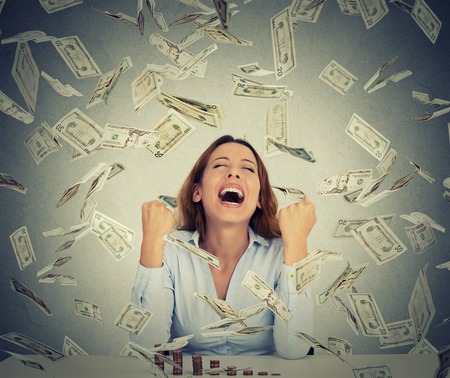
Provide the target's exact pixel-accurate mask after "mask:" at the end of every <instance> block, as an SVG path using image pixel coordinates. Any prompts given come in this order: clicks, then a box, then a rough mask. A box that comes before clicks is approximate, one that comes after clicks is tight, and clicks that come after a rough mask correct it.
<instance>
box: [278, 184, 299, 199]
mask: <svg viewBox="0 0 450 378" xmlns="http://www.w3.org/2000/svg"><path fill="white" fill-rule="evenodd" d="M272 188H273V189H277V190H279V191H280V192H281V193H283V194H284V196H285V197H288V198H293V199H295V200H297V201H299V200H302V199H303V198H305V193H303V192H302V191H301V190H300V189H297V188H282V187H280V186H272Z"/></svg>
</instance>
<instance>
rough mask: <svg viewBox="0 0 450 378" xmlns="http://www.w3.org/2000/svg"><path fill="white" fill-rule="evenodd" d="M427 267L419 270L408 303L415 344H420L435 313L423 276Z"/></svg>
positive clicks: (425, 279)
mask: <svg viewBox="0 0 450 378" xmlns="http://www.w3.org/2000/svg"><path fill="white" fill-rule="evenodd" d="M427 267H428V264H427V265H425V266H424V267H423V268H422V269H420V271H419V275H418V277H417V280H416V283H415V285H414V289H413V291H412V294H411V298H410V299H409V302H408V311H409V316H410V317H411V320H412V322H413V324H414V331H415V332H414V333H415V336H416V342H420V341H421V340H422V339H424V338H425V337H426V334H427V332H428V328H429V327H430V324H431V321H432V320H433V317H434V315H435V313H436V308H435V307H434V303H433V298H432V297H431V292H430V288H429V287H428V281H427V277H426V274H425V271H426V269H427Z"/></svg>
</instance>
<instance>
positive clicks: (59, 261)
mask: <svg viewBox="0 0 450 378" xmlns="http://www.w3.org/2000/svg"><path fill="white" fill-rule="evenodd" d="M71 259H72V256H64V257H59V258H57V259H56V260H55V261H53V262H51V263H50V264H48V265H47V266H45V267H43V268H42V269H40V270H39V271H38V272H37V276H38V277H39V276H41V275H43V274H45V273H47V272H48V271H50V270H52V269H53V268H58V267H60V266H62V265H64V264H65V263H66V262H68V261H70V260H71Z"/></svg>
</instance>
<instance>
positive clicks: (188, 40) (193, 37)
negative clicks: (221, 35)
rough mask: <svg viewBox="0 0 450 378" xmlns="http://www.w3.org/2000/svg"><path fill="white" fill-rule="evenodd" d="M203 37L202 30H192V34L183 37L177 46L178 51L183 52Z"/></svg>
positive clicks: (203, 32)
mask: <svg viewBox="0 0 450 378" xmlns="http://www.w3.org/2000/svg"><path fill="white" fill-rule="evenodd" d="M204 35H205V31H204V30H203V28H200V29H194V30H193V31H192V32H190V33H189V34H187V35H185V36H184V37H183V38H182V39H181V41H180V42H179V43H178V44H177V46H178V48H179V49H180V50H184V49H185V48H186V47H188V46H189V45H192V44H193V43H194V42H197V41H198V40H200V39H201V38H203V36H204Z"/></svg>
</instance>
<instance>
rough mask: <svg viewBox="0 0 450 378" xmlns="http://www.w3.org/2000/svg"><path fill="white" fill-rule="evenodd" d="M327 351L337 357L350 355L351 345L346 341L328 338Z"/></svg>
mask: <svg viewBox="0 0 450 378" xmlns="http://www.w3.org/2000/svg"><path fill="white" fill-rule="evenodd" d="M328 349H329V350H330V351H332V352H333V353H334V354H336V355H338V356H346V355H349V354H352V345H351V344H350V343H349V342H348V341H346V340H343V339H339V338H337V337H332V336H329V337H328Z"/></svg>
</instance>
